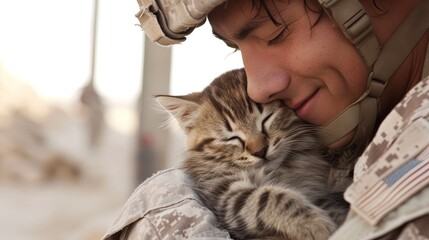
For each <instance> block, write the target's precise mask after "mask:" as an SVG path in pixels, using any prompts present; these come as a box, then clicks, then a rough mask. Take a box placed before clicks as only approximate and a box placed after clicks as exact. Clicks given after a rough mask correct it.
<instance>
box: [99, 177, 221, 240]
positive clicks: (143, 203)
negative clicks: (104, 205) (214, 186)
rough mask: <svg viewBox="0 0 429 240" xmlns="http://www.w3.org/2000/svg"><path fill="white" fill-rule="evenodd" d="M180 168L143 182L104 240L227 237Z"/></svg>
mask: <svg viewBox="0 0 429 240" xmlns="http://www.w3.org/2000/svg"><path fill="white" fill-rule="evenodd" d="M187 181H188V180H187V177H186V176H185V174H184V173H183V171H182V170H180V169H168V170H164V171H161V172H159V173H157V174H155V175H154V176H152V177H151V178H149V179H147V180H146V181H145V182H144V183H142V184H141V185H140V186H139V187H138V188H137V189H136V190H135V191H134V193H133V194H132V195H131V197H130V198H129V200H128V201H127V203H126V204H125V206H124V208H123V210H122V213H121V214H120V215H119V217H118V219H117V220H116V222H115V223H114V224H113V226H112V227H111V228H110V229H109V230H108V232H107V234H106V235H105V237H104V238H103V239H105V240H113V239H117V240H119V239H121V240H122V239H207V238H210V239H229V234H228V232H226V231H225V230H222V229H219V228H217V227H216V224H217V222H216V219H215V217H214V215H213V213H211V212H210V211H209V210H208V209H207V208H206V207H204V206H203V205H202V204H201V203H200V201H199V199H198V197H197V196H196V195H195V193H194V192H193V191H192V189H191V188H190V187H189V186H188V184H187Z"/></svg>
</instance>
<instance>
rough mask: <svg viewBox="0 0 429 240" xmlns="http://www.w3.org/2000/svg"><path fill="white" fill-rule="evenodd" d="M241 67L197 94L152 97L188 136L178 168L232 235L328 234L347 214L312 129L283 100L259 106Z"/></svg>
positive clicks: (312, 236) (311, 236) (323, 236)
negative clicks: (330, 187) (330, 181)
mask: <svg viewBox="0 0 429 240" xmlns="http://www.w3.org/2000/svg"><path fill="white" fill-rule="evenodd" d="M246 88H247V85H246V77H245V73H244V71H243V70H234V71H230V72H227V73H225V74H223V75H221V76H220V77H218V78H217V79H215V80H214V81H213V82H212V83H211V84H210V85H209V86H208V87H207V88H206V89H204V91H203V92H201V93H193V94H190V95H187V96H176V97H173V96H165V95H164V96H157V100H158V102H159V103H160V104H161V105H162V106H163V107H164V108H165V109H166V110H167V111H168V112H170V113H171V114H172V115H173V116H174V117H175V118H176V119H177V120H178V122H179V124H180V126H181V127H182V128H183V129H184V131H185V133H186V134H187V138H188V139H187V141H188V142H187V143H188V151H187V156H186V159H185V161H184V162H183V168H184V169H185V171H186V172H187V173H188V174H189V176H190V178H191V179H192V180H193V184H194V188H195V190H196V192H197V193H198V194H199V196H200V197H201V199H202V201H203V202H204V203H205V204H206V206H207V207H209V208H210V209H211V210H212V211H213V212H214V213H215V215H216V216H217V218H218V220H219V222H220V224H221V225H222V227H225V228H226V229H227V230H228V231H229V232H230V233H231V235H232V236H233V237H234V238H235V239H252V238H257V239H261V238H263V239H298V240H302V239H317V240H319V239H327V238H328V236H329V235H330V234H331V233H332V232H333V231H334V230H335V228H336V225H337V224H339V223H341V222H342V221H343V219H344V217H345V213H346V212H347V207H346V206H344V204H343V200H342V197H341V196H342V195H341V193H330V192H329V190H328V189H327V179H328V174H329V163H328V162H327V161H326V160H325V159H324V154H323V152H324V150H323V147H322V146H321V145H320V143H319V141H318V140H317V137H316V133H315V129H314V128H312V127H311V126H309V125H307V124H304V123H303V122H302V121H300V120H299V119H298V118H297V117H296V116H295V115H294V113H293V111H291V110H289V109H286V108H285V107H284V106H283V104H282V103H281V102H272V103H268V104H263V105H262V104H258V103H255V102H253V101H252V100H250V98H249V97H248V95H247V93H246Z"/></svg>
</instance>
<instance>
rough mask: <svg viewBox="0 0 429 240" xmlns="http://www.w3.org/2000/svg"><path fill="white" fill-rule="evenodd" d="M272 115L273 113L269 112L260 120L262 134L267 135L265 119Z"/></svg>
mask: <svg viewBox="0 0 429 240" xmlns="http://www.w3.org/2000/svg"><path fill="white" fill-rule="evenodd" d="M272 116H273V113H270V114H269V115H268V116H266V117H265V118H264V120H262V122H261V131H262V133H263V134H264V135H268V132H267V126H265V125H266V123H267V121H268V120H269V119H270V118H271V117H272Z"/></svg>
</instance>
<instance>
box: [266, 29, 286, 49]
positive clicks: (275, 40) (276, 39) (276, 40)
mask: <svg viewBox="0 0 429 240" xmlns="http://www.w3.org/2000/svg"><path fill="white" fill-rule="evenodd" d="M288 33H289V29H288V28H287V27H286V26H284V27H283V28H281V30H280V32H279V33H278V34H277V35H276V36H274V38H272V39H271V40H269V41H268V42H267V45H268V46H271V45H274V44H276V43H279V42H281V41H282V40H283V39H285V37H286V36H287V35H288Z"/></svg>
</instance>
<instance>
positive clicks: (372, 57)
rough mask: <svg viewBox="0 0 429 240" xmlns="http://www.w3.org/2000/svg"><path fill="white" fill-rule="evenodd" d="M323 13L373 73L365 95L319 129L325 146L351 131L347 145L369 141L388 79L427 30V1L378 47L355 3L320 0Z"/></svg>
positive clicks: (366, 20) (353, 0) (420, 4)
mask: <svg viewBox="0 0 429 240" xmlns="http://www.w3.org/2000/svg"><path fill="white" fill-rule="evenodd" d="M319 3H320V4H321V5H322V7H323V9H324V11H325V12H326V13H327V14H328V15H329V16H330V17H331V18H332V19H333V20H334V21H335V22H336V23H337V25H338V26H339V27H340V29H341V30H342V31H343V32H344V34H345V35H346V36H347V37H348V38H349V39H350V40H351V41H352V42H353V44H354V45H355V47H356V49H357V50H358V52H359V53H360V55H361V56H362V58H363V60H364V62H365V64H366V66H367V67H368V69H370V70H372V71H371V73H370V75H369V77H368V80H367V88H366V90H365V92H364V93H363V94H362V96H360V97H359V98H358V99H357V100H356V101H355V102H353V103H352V104H350V105H349V106H348V107H347V108H346V109H345V110H344V111H343V112H342V113H340V114H339V115H338V116H337V117H336V118H334V119H333V120H331V121H330V122H329V123H327V124H326V125H324V126H322V127H320V128H319V133H320V136H321V139H322V141H323V142H324V143H325V145H328V146H329V145H331V144H333V143H335V142H337V141H338V140H340V139H341V138H343V137H344V136H345V135H347V134H348V133H350V132H352V131H354V136H353V138H352V140H351V141H350V143H349V144H353V143H359V142H362V141H365V140H368V139H369V138H370V137H371V136H372V134H373V132H374V127H375V122H376V120H377V115H378V112H379V108H380V97H381V95H382V94H383V91H384V87H385V86H386V84H387V83H388V80H389V78H390V77H391V76H392V74H393V73H394V72H395V71H396V69H397V68H398V67H399V66H400V65H401V63H402V62H403V61H404V59H405V58H406V57H407V56H408V55H409V53H410V52H411V50H412V49H413V48H414V47H415V45H416V44H417V42H418V41H419V40H420V39H421V37H422V36H423V34H424V33H425V32H426V31H427V29H428V28H429V0H421V1H420V2H419V3H418V4H417V6H416V7H415V8H414V10H413V11H412V12H411V13H410V14H409V16H408V17H407V18H406V20H405V21H404V22H402V24H401V25H400V26H399V27H398V29H397V30H396V31H395V32H394V33H393V35H392V36H391V37H390V39H389V40H388V42H387V43H386V44H385V45H384V46H382V47H380V45H379V43H378V40H377V38H376V37H375V35H374V33H373V31H372V27H371V22H370V19H369V17H368V15H367V13H366V12H365V10H364V9H363V7H362V5H361V4H360V2H359V1H358V0H319Z"/></svg>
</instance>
